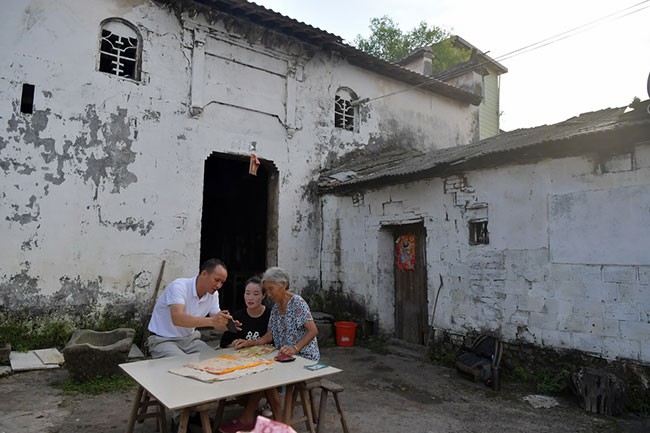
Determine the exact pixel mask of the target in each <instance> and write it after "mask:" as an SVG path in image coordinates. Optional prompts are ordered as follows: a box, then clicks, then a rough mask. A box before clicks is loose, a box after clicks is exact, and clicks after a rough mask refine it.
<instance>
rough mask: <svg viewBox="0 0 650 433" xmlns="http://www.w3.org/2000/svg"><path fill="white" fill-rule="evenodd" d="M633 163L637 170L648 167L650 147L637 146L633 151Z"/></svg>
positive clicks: (649, 165) (649, 163) (649, 164)
mask: <svg viewBox="0 0 650 433" xmlns="http://www.w3.org/2000/svg"><path fill="white" fill-rule="evenodd" d="M635 163H636V166H637V167H638V168H648V167H650V146H637V147H636V150H635Z"/></svg>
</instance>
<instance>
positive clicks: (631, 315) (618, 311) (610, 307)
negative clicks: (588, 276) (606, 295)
mask: <svg viewBox="0 0 650 433" xmlns="http://www.w3.org/2000/svg"><path fill="white" fill-rule="evenodd" d="M604 317H605V319H611V320H619V321H620V320H629V321H631V322H638V321H640V320H641V311H640V309H639V305H638V304H623V303H617V302H606V303H605V314H604Z"/></svg>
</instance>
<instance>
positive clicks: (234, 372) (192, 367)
mask: <svg viewBox="0 0 650 433" xmlns="http://www.w3.org/2000/svg"><path fill="white" fill-rule="evenodd" d="M273 362H274V361H273V360H269V359H265V358H262V357H259V356H237V355H236V354H233V355H220V356H217V357H215V358H210V359H206V360H204V361H201V362H192V363H190V364H187V365H184V366H183V367H179V368H173V369H171V370H169V371H170V373H174V374H178V375H180V376H185V377H191V378H194V379H198V380H201V381H203V382H214V381H215V380H228V379H234V378H237V377H241V376H246V375H248V374H253V373H258V372H260V371H264V370H267V369H268V368H270V366H271V364H273Z"/></svg>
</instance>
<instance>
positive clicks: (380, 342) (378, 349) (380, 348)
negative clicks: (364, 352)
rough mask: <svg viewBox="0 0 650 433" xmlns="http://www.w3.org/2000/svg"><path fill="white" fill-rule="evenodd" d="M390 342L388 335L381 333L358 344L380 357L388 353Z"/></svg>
mask: <svg viewBox="0 0 650 433" xmlns="http://www.w3.org/2000/svg"><path fill="white" fill-rule="evenodd" d="M389 340H390V339H389V337H388V334H386V333H383V332H380V333H379V335H376V336H373V337H368V338H360V339H358V340H357V344H358V345H359V346H361V347H365V348H366V349H370V350H371V351H373V352H375V353H377V354H379V355H386V354H387V353H388V341H389Z"/></svg>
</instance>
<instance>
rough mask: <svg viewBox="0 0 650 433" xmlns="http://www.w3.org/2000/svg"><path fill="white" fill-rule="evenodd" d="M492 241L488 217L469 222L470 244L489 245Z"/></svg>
mask: <svg viewBox="0 0 650 433" xmlns="http://www.w3.org/2000/svg"><path fill="white" fill-rule="evenodd" d="M489 243H490V233H489V232H488V221H487V219H476V220H470V222H469V244H470V245H487V244H489Z"/></svg>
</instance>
